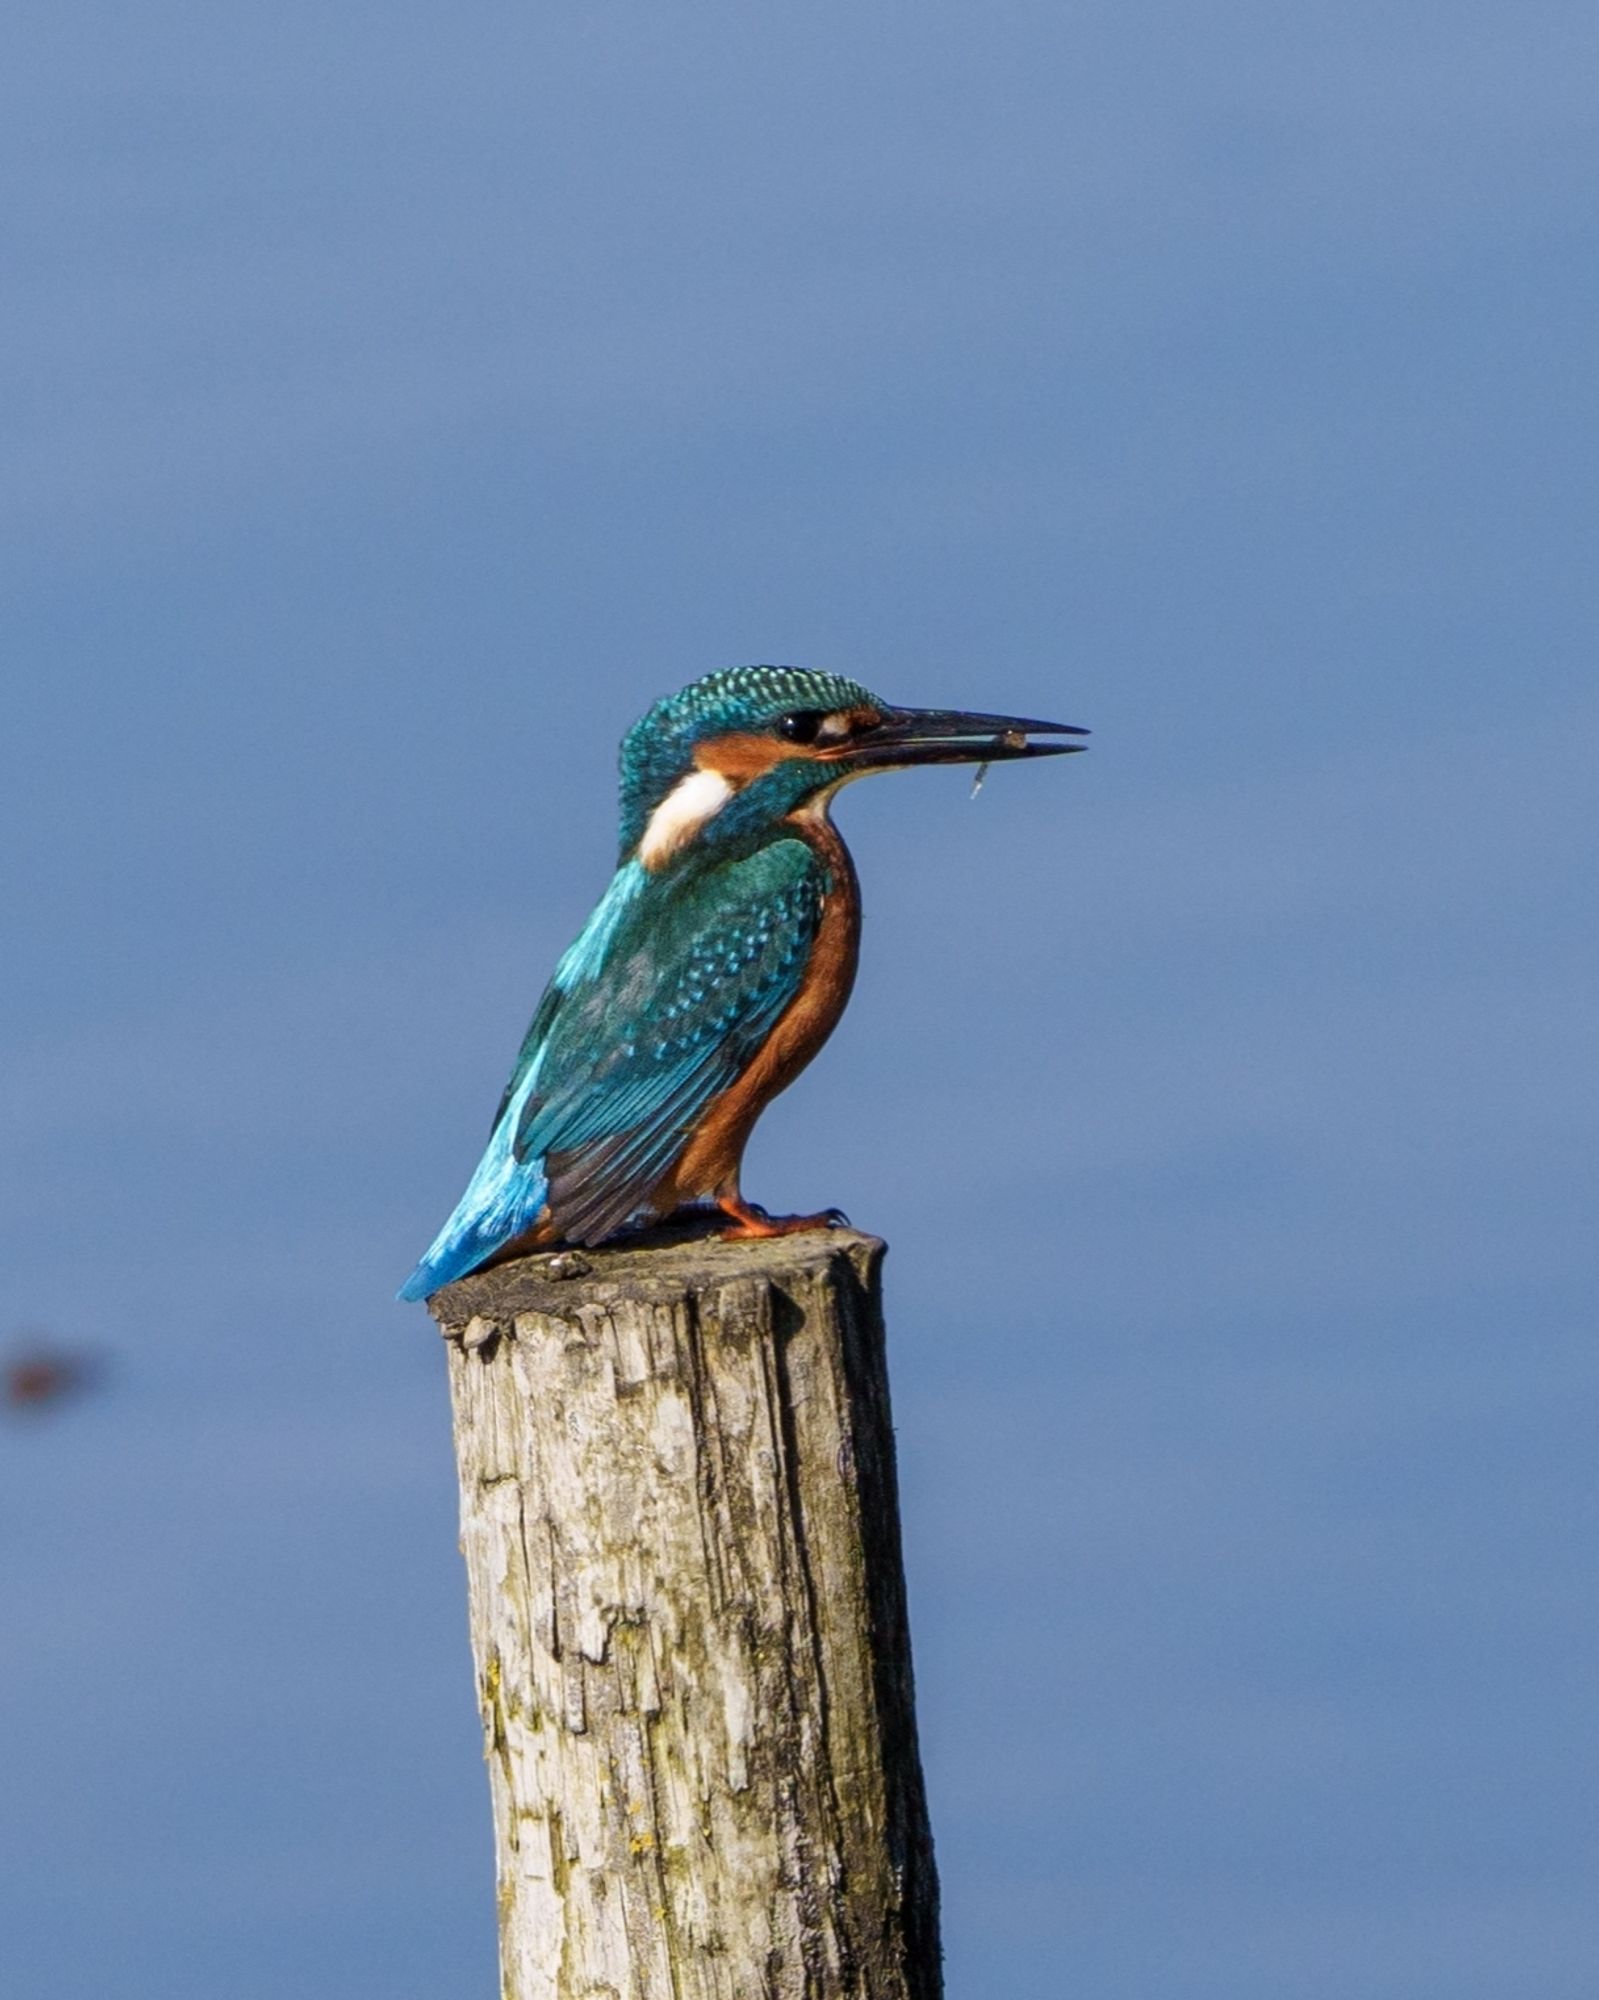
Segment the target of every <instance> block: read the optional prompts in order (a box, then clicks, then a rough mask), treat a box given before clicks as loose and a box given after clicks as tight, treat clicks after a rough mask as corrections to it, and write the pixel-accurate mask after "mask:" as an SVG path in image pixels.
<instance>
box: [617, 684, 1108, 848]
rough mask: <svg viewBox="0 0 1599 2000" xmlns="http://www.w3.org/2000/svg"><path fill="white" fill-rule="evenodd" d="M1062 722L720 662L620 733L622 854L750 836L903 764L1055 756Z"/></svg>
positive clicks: (1065, 730)
mask: <svg viewBox="0 0 1599 2000" xmlns="http://www.w3.org/2000/svg"><path fill="white" fill-rule="evenodd" d="M1036 734H1045V735H1051V736H1082V735H1086V734H1087V732H1086V731H1085V730H1081V729H1074V728H1073V727H1072V726H1071V725H1070V724H1069V723H1064V722H1035V721H1029V720H1026V719H1025V718H1023V717H1021V716H1014V715H977V714H968V713H966V712H964V711H961V710H957V709H944V708H895V707H894V706H893V705H892V704H891V703H889V702H886V701H884V700H882V699H881V698H880V697H879V696H877V695H874V694H873V693H871V691H870V690H869V689H867V688H864V687H862V686H861V685H860V684H859V683H858V682H857V681H851V680H845V679H844V678H843V677H842V676H841V675H839V674H824V673H814V672H811V671H809V670H808V669H806V668H803V667H729V668H725V669H723V670H722V671H721V672H719V673H712V674H706V675H705V676H703V678H702V679H700V680H697V681H691V682H690V683H689V685H688V686H687V687H686V688H683V689H682V690H681V691H680V692H679V693H677V694H674V695H668V696H667V697H666V699H665V700H663V701H658V702H657V703H656V704H655V706H654V707H653V708H652V709H651V710H650V712H649V713H648V715H646V716H644V717H643V719H642V720H641V721H639V722H637V723H635V724H634V726H633V727H632V728H631V729H630V730H629V731H628V733H627V735H626V737H625V738H624V739H623V742H622V755H621V767H622V829H621V838H622V854H623V857H624V858H625V857H627V856H628V855H630V854H637V856H638V858H639V859H640V860H641V861H642V862H643V863H644V865H645V867H647V868H649V869H651V870H655V869H659V868H664V867H665V866H666V865H667V864H668V863H669V862H670V861H672V860H673V859H674V858H675V857H676V856H677V855H679V854H682V853H684V852H686V851H687V850H689V849H691V848H698V849H703V848H704V847H705V846H706V845H707V844H708V843H709V844H711V845H714V846H715V847H716V848H718V849H722V848H725V847H728V846H730V845H738V844H740V843H744V842H749V841H755V840H759V839H761V838H762V837H763V836H764V834H765V833H766V832H767V830H768V829H769V828H770V827H771V826H772V825H773V824H774V823H775V822H776V821H778V820H781V819H785V818H788V817H790V816H791V815H793V814H794V813H796V812H799V811H800V810H802V809H803V808H804V807H805V806H807V805H808V804H812V803H820V802H822V801H825V800H826V799H827V798H828V797H829V796H831V794H832V793H833V792H835V791H837V789H838V788H839V786H840V785H843V784H847V783H849V781H850V780H851V779H853V778H863V777H868V776H870V775H871V774H872V773H873V772H877V771H893V770H901V769H903V768H905V767H906V766H907V765H911V764H997V763H1000V762H1002V761H1005V760H1007V759H1014V758H1019V757H1051V756H1059V755H1061V754H1063V753H1064V752H1066V751H1070V750H1078V749H1081V748H1082V745H1081V744H1078V743H1034V742H1032V741H1030V740H1029V738H1030V737H1031V736H1033V735H1036Z"/></svg>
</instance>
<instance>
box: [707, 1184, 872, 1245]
mask: <svg viewBox="0 0 1599 2000" xmlns="http://www.w3.org/2000/svg"><path fill="white" fill-rule="evenodd" d="M716 1205H717V1207H718V1208H719V1209H720V1210H721V1211H722V1213H723V1214H724V1215H725V1216H727V1217H728V1218H729V1220H730V1221H731V1223H732V1227H731V1228H730V1229H724V1230H723V1231H722V1240H723V1241H724V1242H727V1243H740V1242H744V1241H747V1240H749V1239H751V1238H754V1237H759V1236H798V1235H799V1234H800V1232H801V1231H802V1230H806V1229H848V1227H849V1217H848V1216H847V1215H846V1214H845V1213H844V1211H843V1209H841V1208H825V1209H823V1211H822V1212H821V1214H820V1215H768V1214H767V1212H766V1210H765V1209H764V1208H762V1207H761V1206H760V1205H759V1204H758V1203H756V1202H752V1201H745V1200H743V1199H742V1198H741V1197H740V1196H738V1195H724V1196H723V1197H721V1199H719V1200H718V1202H717V1204H716Z"/></svg>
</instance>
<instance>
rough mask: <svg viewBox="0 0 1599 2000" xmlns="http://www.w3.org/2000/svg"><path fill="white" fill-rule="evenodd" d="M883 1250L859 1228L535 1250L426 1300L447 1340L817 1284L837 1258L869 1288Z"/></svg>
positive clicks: (462, 1279) (880, 1243) (875, 1239)
mask: <svg viewBox="0 0 1599 2000" xmlns="http://www.w3.org/2000/svg"><path fill="white" fill-rule="evenodd" d="M886 1247H887V1246H886V1245H885V1244H884V1243H883V1242H882V1240H881V1239H880V1238H878V1237H876V1236H867V1235H864V1234H863V1233H862V1232H861V1231H860V1230H858V1229H807V1230H802V1231H799V1232H797V1233H796V1234H794V1235H792V1236H760V1237H752V1238H740V1239H737V1240H733V1241H729V1240H728V1238H726V1237H725V1236H720V1235H716V1234H704V1235H695V1236H691V1237H688V1238H687V1239H683V1238H677V1239H676V1240H672V1239H662V1238H661V1237H660V1235H659V1232H657V1233H656V1236H655V1238H654V1239H652V1240H649V1241H645V1242H639V1241H638V1240H636V1239H635V1240H634V1241H631V1242H627V1243H623V1244H616V1245H606V1246H605V1247H603V1248H601V1249H598V1250H542V1251H535V1252H533V1253H532V1254H531V1255H529V1256H526V1257H513V1258H510V1259H508V1260H507V1261H506V1262H505V1263H503V1264H491V1265H490V1266H489V1267H488V1268H487V1269H486V1270H482V1271H473V1272H472V1273H470V1275H469V1276H467V1277H464V1278H457V1279H456V1281H455V1283H454V1284H452V1285H445V1286H444V1287H443V1288H442V1289H441V1290H440V1291H437V1292H435V1293H434V1294H433V1296H432V1297H431V1298H430V1299H429V1300H428V1311H429V1312H430V1313H432V1315H433V1317H434V1318H435V1319H436V1320H437V1321H438V1323H439V1329H440V1331H441V1332H442V1333H443V1334H444V1335H445V1336H446V1337H447V1338H450V1339H455V1338H458V1337H459V1336H460V1335H461V1334H462V1333H463V1332H464V1331H465V1330H466V1328H467V1326H468V1325H469V1324H470V1322H471V1321H473V1320H474V1319H478V1320H493V1321H499V1322H501V1323H504V1322H505V1321H507V1320H510V1319H514V1318H515V1317H516V1315H517V1314H518V1313H524V1312H532V1313H556V1314H559V1313H563V1312H570V1311H572V1310H573V1308H574V1307H576V1306H578V1305H580V1304H582V1305H595V1304H599V1305H606V1304H614V1303H618V1302H620V1301H622V1300H638V1301H640V1302H641V1303H649V1304H663V1303H666V1302H668V1301H670V1300H672V1299H680V1298H684V1297H687V1296H689V1295H690V1294H692V1293H695V1292H700V1291H704V1290H707V1289H709V1288H711V1287H714V1286H720V1285H725V1284H728V1283H731V1282H734V1281H736V1280H738V1279H740V1278H745V1279H750V1278H754V1279H760V1280H762V1281H764V1282H767V1283H778V1284H780V1283H781V1282H782V1280H783V1279H784V1278H785V1277H791V1278H792V1277H799V1276H800V1275H802V1274H803V1275H805V1276H807V1277H815V1276H816V1275H817V1274H818V1273H820V1272H822V1271H823V1270H825V1269H826V1268H827V1267H828V1266H829V1265H831V1264H833V1263H835V1262H836V1260H837V1259H839V1258H841V1257H842V1258H846V1259H847V1260H848V1261H849V1263H850V1264H851V1265H852V1266H853V1267H854V1272H855V1276H856V1279H857V1280H858V1281H859V1282H860V1283H861V1284H863V1285H869V1284H870V1283H871V1281H872V1279H873V1277H874V1275H875V1273H876V1269H877V1266H878V1264H879V1262H880V1261H881V1259H882V1256H883V1252H884V1250H885V1249H886Z"/></svg>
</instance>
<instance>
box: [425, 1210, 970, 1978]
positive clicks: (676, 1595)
mask: <svg viewBox="0 0 1599 2000" xmlns="http://www.w3.org/2000/svg"><path fill="white" fill-rule="evenodd" d="M882 1253H883V1246H882V1244H881V1243H878V1242H876V1241H875V1240H874V1239H873V1238H871V1237H868V1236H860V1235H856V1234H855V1233H854V1232H853V1231H848V1230H835V1231H824V1232H816V1233H811V1234H806V1235H800V1236H787V1237H775V1238H772V1239H769V1240H765V1241H760V1242H747V1243H725V1242H722V1241H719V1240H712V1239H701V1240H696V1241H693V1242H688V1243H679V1244H675V1245H673V1246H671V1247H668V1248H659V1249H643V1250H639V1249H632V1250H598V1251H583V1252H566V1253H556V1254H553V1255H548V1256H535V1257H526V1258H522V1259H519V1260H518V1261H516V1262H514V1263H510V1264H505V1265H501V1266H499V1267H498V1268H496V1269H493V1270H490V1271H485V1272H480V1273H478V1274H476V1275H474V1276H472V1277H470V1278H465V1279H462V1280H461V1281H460V1282H459V1283H457V1284H454V1285H451V1286H449V1287H447V1288H446V1289H445V1290H444V1291H442V1292H440V1293H439V1294H437V1296H436V1297H435V1298H434V1299H433V1300H432V1302H431V1305H432V1311H433V1313H434V1316H435V1317H436V1318H437V1319H438V1321H439V1323H440V1326H441V1327H442V1329H443V1331H444V1333H445V1335H446V1337H447V1340H448V1343H449V1355H450V1385H451V1393H452V1396H453V1399H454V1405H455V1441H456V1451H457V1457H458V1460H459V1465H460V1474H461V1546H462V1551H463V1553H464V1554H465V1557H466V1566H467V1578H468V1584H469V1590H470V1599H471V1620H472V1649H473V1654H474V1657H475V1659H476V1663H477V1674H478V1695H479V1701H480V1705H481V1708H482V1714H483V1733H484V1743H485V1755H486V1758H487V1761H488V1766H489V1776H490V1784H491V1789H492V1792H493V1799H494V1825H495V1838H496V1843H497V1849H498V1868H499V1912H500V1960H501V1968H502V1994H503V2000H580V1996H581V2000H938V1996H939V1995H940V1993H941V1992H942V1980H941V1977H940V1972H939V1951H938V1889H937V1880H936V1877H935V1874H934V1869H933V1854H932V1840H931V1835H930V1833H929V1831H928V1824H927V1809H926V1804H925V1800H924V1796H923V1790H922V1775H921V1765H920V1761H919V1758H918V1754H917V1748H916V1721H915V1713H914V1708H913V1705H912V1691H911V1663H910V1635H909V1628H908V1626H907V1623H906V1615H905V1583H904V1571H903V1566H902V1563H901V1558H900V1539H899V1516H898V1496H897V1490H896V1481H895V1472H894V1438H893V1430H892V1426H891V1423H890V1418H889V1404H888V1377H887V1371H886V1368H885V1365H884V1355H883V1321H882V1311H881V1304H880V1291H879V1285H878V1271H879V1266H880V1264H881V1260H882Z"/></svg>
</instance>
